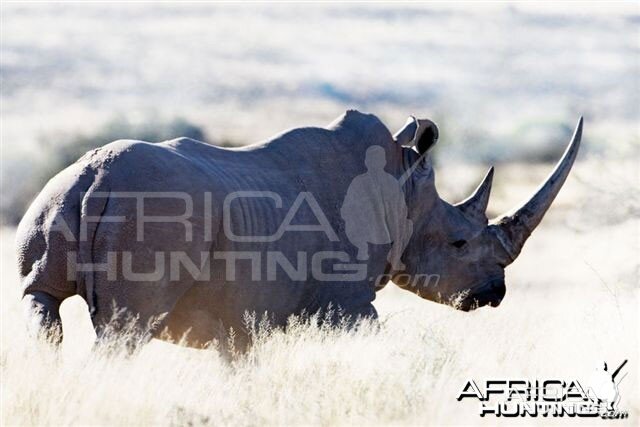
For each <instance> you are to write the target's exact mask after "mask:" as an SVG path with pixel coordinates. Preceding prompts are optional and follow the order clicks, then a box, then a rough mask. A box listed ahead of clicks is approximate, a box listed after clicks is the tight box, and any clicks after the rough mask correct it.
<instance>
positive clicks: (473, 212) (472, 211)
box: [455, 166, 493, 224]
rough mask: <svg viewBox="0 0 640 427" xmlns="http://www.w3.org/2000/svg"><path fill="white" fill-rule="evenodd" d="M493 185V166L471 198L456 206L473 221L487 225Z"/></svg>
mask: <svg viewBox="0 0 640 427" xmlns="http://www.w3.org/2000/svg"><path fill="white" fill-rule="evenodd" d="M492 183H493V166H491V168H490V169H489V171H488V172H487V174H486V175H485V177H484V179H483V180H482V182H481V183H480V185H478V188H476V190H475V191H474V192H473V194H472V195H471V196H469V197H468V198H466V199H465V200H463V201H462V202H460V203H458V204H457V205H455V206H456V207H457V208H458V209H460V210H461V211H462V213H464V214H465V215H466V216H467V217H468V218H469V219H471V220H473V221H478V222H483V223H485V224H486V223H487V215H486V213H485V212H486V210H487V205H488V204H489V196H490V195H491V184H492Z"/></svg>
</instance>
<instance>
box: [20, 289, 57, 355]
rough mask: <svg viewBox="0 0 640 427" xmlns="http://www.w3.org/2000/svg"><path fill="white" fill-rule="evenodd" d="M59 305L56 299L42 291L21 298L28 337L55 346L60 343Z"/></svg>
mask: <svg viewBox="0 0 640 427" xmlns="http://www.w3.org/2000/svg"><path fill="white" fill-rule="evenodd" d="M60 303H61V301H59V300H58V299H57V298H55V297H54V296H52V295H50V294H48V293H46V292H42V291H33V292H30V293H27V294H26V295H25V296H24V297H23V298H22V305H23V309H24V312H25V315H26V318H27V331H28V333H29V335H30V336H32V337H38V338H44V339H46V340H47V341H48V342H51V343H52V344H55V345H58V344H60V343H61V342H62V321H61V319H60Z"/></svg>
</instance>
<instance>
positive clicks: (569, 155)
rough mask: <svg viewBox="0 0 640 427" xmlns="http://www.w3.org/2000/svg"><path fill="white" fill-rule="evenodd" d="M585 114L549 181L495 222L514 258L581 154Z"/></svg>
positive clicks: (506, 247)
mask: <svg viewBox="0 0 640 427" xmlns="http://www.w3.org/2000/svg"><path fill="white" fill-rule="evenodd" d="M582 121H583V120H582V117H580V121H579V122H578V126H577V127H576V130H575V131H574V133H573V138H572V139H571V142H570V143H569V146H568V147H567V149H566V150H565V152H564V154H563V155H562V158H561V159H560V161H559V162H558V164H557V165H556V168H555V169H554V171H553V172H552V173H551V175H549V177H548V178H547V180H546V181H545V183H544V184H543V185H542V186H541V187H540V188H539V189H538V191H536V193H535V194H534V195H533V197H531V198H530V199H529V200H528V201H527V202H526V203H524V204H523V205H522V206H521V207H519V208H517V209H515V210H513V211H511V212H510V213H507V214H505V215H503V216H502V217H500V218H498V219H496V220H494V221H493V222H492V223H493V224H494V225H496V226H497V230H498V238H499V239H500V241H501V243H502V246H504V248H505V250H506V251H507V253H508V254H509V257H510V258H511V261H513V260H514V259H515V258H516V257H517V256H518V254H519V253H520V251H521V250H522V247H523V246H524V242H525V241H526V240H527V238H528V237H529V236H530V235H531V233H532V232H533V230H534V229H535V228H536V227H537V226H538V224H540V221H542V217H544V214H545V213H546V212H547V209H549V206H551V203H552V202H553V200H554V199H555V198H556V196H557V195H558V192H559V191H560V188H562V185H563V184H564V182H565V180H566V179H567V176H568V175H569V171H570V170H571V166H573V162H574V161H575V159H576V156H577V155H578V149H579V148H580V139H581V138H582Z"/></svg>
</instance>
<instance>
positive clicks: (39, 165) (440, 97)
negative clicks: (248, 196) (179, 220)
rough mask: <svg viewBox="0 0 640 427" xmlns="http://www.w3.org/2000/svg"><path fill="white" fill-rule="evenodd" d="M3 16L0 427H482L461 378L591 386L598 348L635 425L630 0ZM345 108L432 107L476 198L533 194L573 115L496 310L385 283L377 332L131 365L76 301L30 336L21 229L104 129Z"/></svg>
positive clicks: (40, 9) (637, 181)
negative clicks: (19, 254)
mask: <svg viewBox="0 0 640 427" xmlns="http://www.w3.org/2000/svg"><path fill="white" fill-rule="evenodd" d="M1 12H2V16H1V24H2V25H1V26H0V27H1V29H0V35H1V41H0V74H1V78H2V81H1V86H2V91H1V95H0V100H1V115H2V126H1V135H0V136H1V148H2V152H1V154H2V155H1V167H2V168H1V174H0V178H1V179H2V182H1V191H2V199H1V201H0V217H1V219H2V222H3V223H4V224H6V227H4V228H2V232H1V236H0V243H1V244H2V248H1V253H0V261H1V266H2V274H1V275H0V278H1V280H2V286H0V292H1V293H0V297H1V298H0V303H1V309H0V313H1V319H2V329H1V331H2V342H1V344H2V348H1V355H0V369H1V370H2V371H1V376H2V381H1V384H2V392H1V394H2V396H1V403H2V407H1V409H2V411H1V412H2V418H1V420H2V421H3V424H6V425H12V424H13V425H17V424H20V425H25V424H27V425H28V424H43V423H44V424H103V425H104V424H130V425H134V424H168V423H171V422H173V423H174V424H178V425H181V424H186V423H191V425H207V424H215V425H219V424H236V425H237V424H240V425H246V424H253V425H258V424H271V425H274V424H324V425H335V424H350V423H356V424H372V423H376V424H380V423H394V424H414V425H415V424H428V423H432V424H440V425H441V424H457V425H461V424H464V425H468V424H470V423H478V422H484V423H485V424H487V425H493V424H495V423H496V422H498V421H501V420H496V419H494V418H486V419H481V418H480V417H479V416H478V415H477V404H476V403H471V402H469V403H466V402H462V403H459V402H457V401H456V400H455V397H456V396H457V393H459V391H460V388H461V387H462V386H463V385H464V384H465V382H466V381H467V380H468V379H470V378H474V379H476V380H478V381H482V380H484V379H488V378H532V379H533V378H540V379H544V378H551V377H554V378H562V379H572V378H585V379H586V381H587V382H588V378H589V374H590V373H591V372H593V371H594V370H595V368H597V367H599V366H601V365H602V362H603V361H607V362H608V363H609V366H614V365H615V366H617V365H618V364H619V363H620V362H621V361H622V360H623V359H629V364H628V365H627V368H626V369H627V371H628V372H629V375H628V376H627V377H626V378H625V379H624V382H623V383H622V384H621V386H620V392H621V398H622V400H621V403H620V407H621V409H625V410H628V411H630V413H631V417H630V418H629V419H627V420H626V421H618V422H616V423H617V424H618V425H637V420H638V417H639V416H640V406H639V405H638V402H640V379H639V378H638V366H640V359H639V357H638V356H639V350H638V331H639V329H638V324H639V321H640V319H639V317H638V313H639V309H640V292H639V289H640V285H639V280H638V277H639V273H640V261H639V260H640V221H639V218H640V195H639V188H640V137H639V134H638V123H639V119H640V109H639V102H638V100H639V99H640V87H639V86H640V77H639V76H640V55H639V51H640V46H639V40H640V32H639V28H640V10H639V6H638V3H637V2H619V3H613V2H605V3H600V4H598V3H593V2H592V3H579V2H574V3H562V4H558V3H554V4H551V3H549V4H546V5H544V6H541V5H540V4H522V3H518V4H514V3H511V4H502V3H498V2H495V3H483V4H479V3H464V4H456V5H454V6H451V5H446V4H442V3H430V4H425V5H417V4H397V5H396V4H388V5H370V4H349V5H338V4H328V5H312V6H302V5H295V4H279V5H261V4H249V5H235V4H233V5H230V4H226V5H210V4H203V3H197V4H177V3H176V4H163V5H150V4H134V5H131V4H105V3H103V4H92V5H86V4H62V5H60V4H37V5H21V4H2V7H1ZM348 108H358V109H360V110H363V111H368V112H373V113H376V114H378V115H379V116H380V117H381V118H382V119H383V120H384V121H385V123H387V125H388V126H389V127H390V128H391V129H392V130H394V129H397V128H398V127H400V126H401V125H402V124H403V123H404V121H405V119H406V116H407V115H409V114H415V115H417V116H420V117H429V118H432V119H434V120H435V121H437V122H438V124H439V126H440V130H441V139H440V142H439V144H438V146H437V147H436V149H435V152H434V154H435V156H436V162H437V168H436V173H437V185H438V188H439V191H440V192H441V194H443V195H444V196H445V197H446V198H447V199H449V200H451V201H456V200H459V199H460V198H462V197H464V196H465V195H466V194H468V191H469V190H470V188H471V187H472V186H473V185H475V184H476V183H477V181H478V180H479V179H480V177H481V176H482V174H483V172H484V169H485V168H486V167H487V166H488V165H489V164H496V166H497V169H496V177H495V183H494V190H493V195H492V199H491V204H490V208H489V212H490V214H496V213H499V212H500V211H502V210H503V209H507V208H510V207H512V206H513V204H514V203H516V202H518V201H520V200H522V199H523V198H525V197H527V196H528V195H529V194H530V193H531V192H532V191H533V190H534V189H535V188H536V186H537V185H538V184H539V183H540V182H541V181H542V180H543V179H544V177H545V175H546V174H547V173H548V172H549V171H550V170H551V168H552V165H551V163H549V162H550V161H551V160H555V159H556V158H557V157H558V155H559V153H560V152H561V151H562V150H563V149H564V147H565V144H566V143H567V142H568V140H569V137H570V134H571V131H572V128H573V126H575V124H576V122H577V120H578V117H579V116H580V115H584V116H585V131H584V138H583V147H582V152H581V155H580V157H579V159H578V161H577V162H576V165H575V167H574V169H573V171H572V173H571V176H570V177H569V179H568V180H567V183H566V185H565V188H563V190H562V192H561V194H560V196H559V198H558V200H557V201H556V203H554V205H553V207H552V208H551V210H550V212H549V214H548V215H547V217H546V218H545V220H544V221H543V222H542V224H541V225H540V227H539V228H538V229H537V230H536V232H535V233H534V234H533V236H532V237H531V239H530V240H529V242H528V243H527V245H526V246H525V248H524V250H523V252H522V254H521V256H520V258H519V259H518V260H517V261H516V262H515V263H514V264H513V265H512V266H510V267H509V268H508V269H507V277H506V279H507V295H506V297H505V300H504V301H503V303H502V304H501V306H500V307H498V308H496V309H491V308H483V309H480V310H478V311H476V312H473V313H461V312H457V311H454V310H453V309H451V308H449V307H444V306H440V305H437V304H433V303H429V302H426V301H422V300H420V299H419V298H417V297H415V296H413V295H411V294H409V293H406V292H403V291H401V290H399V289H398V288H397V287H394V286H393V285H389V286H388V287H387V288H386V289H385V290H383V291H382V292H380V293H379V294H378V298H377V299H376V301H375V305H376V307H377V308H378V310H379V312H380V313H381V319H382V322H381V327H380V328H379V329H376V328H374V329H372V330H371V331H367V330H362V331H360V332H359V333H343V332H328V331H317V330H314V329H313V328H306V329H305V328H301V329H299V330H294V333H292V334H290V335H288V336H284V335H282V334H277V333H276V334H274V335H273V336H270V337H267V338H265V340H264V341H262V342H260V343H259V345H257V346H256V347H255V349H254V350H252V352H250V353H249V354H248V355H247V356H246V357H245V358H243V359H241V360H239V361H238V362H236V363H234V364H231V365H230V364H227V363H225V362H224V361H221V360H219V359H218V358H217V356H216V355H215V352H197V351H192V350H185V349H180V348H177V347H172V346H170V345H168V344H164V343H159V342H154V343H152V344H151V345H149V346H148V347H146V348H145V349H144V350H143V352H142V353H141V354H139V355H137V356H136V357H134V358H128V359H127V358H123V357H121V356H120V355H117V354H115V355H113V354H100V353H95V352H94V353H90V352H89V349H90V347H91V343H92V340H93V338H94V335H93V332H92V329H91V326H90V321H89V316H88V314H87V312H86V305H85V304H84V302H83V301H81V300H80V299H79V298H73V299H70V300H68V301H66V302H65V303H64V304H63V307H62V314H63V322H64V328H65V333H66V334H67V335H66V337H65V343H64V346H63V352H62V353H61V354H54V355H51V353H50V352H48V351H46V350H43V349H35V348H33V347H30V346H29V344H28V342H27V340H26V339H25V336H24V329H23V325H22V321H21V314H20V307H19V304H18V302H19V299H20V295H19V284H18V277H17V271H16V268H15V260H14V258H15V250H14V248H13V235H14V230H13V229H12V228H11V226H12V225H14V224H15V223H16V222H17V221H18V220H19V218H20V217H21V215H22V213H23V211H24V209H25V208H26V206H27V205H28V203H29V201H30V200H31V199H32V198H33V196H34V195H35V194H36V193H37V191H39V190H40V189H41V188H42V186H43V185H44V183H45V182H46V180H47V179H48V178H49V177H50V176H51V175H52V174H53V173H55V172H56V171H57V170H59V169H60V168H61V167H64V165H66V164H68V163H69V162H72V161H73V160H75V158H77V157H78V156H79V155H80V154H81V153H82V152H83V151H85V150H87V149H88V148H92V147H94V146H97V145H102V144H104V143H107V142H109V141H110V140H112V139H116V138H130V137H134V138H145V139H149V140H161V139H164V138H170V137H173V136H179V135H189V136H193V137H197V138H199V139H204V140H206V141H208V142H211V143H217V144H231V145H237V144H246V143H251V142H255V141H259V140H262V139H265V138H268V137H270V136H272V135H273V134H275V133H277V132H280V131H282V130H284V129H286V128H290V127H295V126H304V125H325V124H327V123H329V122H330V121H332V120H333V119H334V118H335V117H337V116H338V115H339V114H341V113H342V112H343V111H344V110H346V109H348ZM504 420H505V419H502V421H504ZM514 421H516V422H520V423H523V422H524V423H539V424H548V423H550V422H554V421H553V420H551V419H546V418H538V419H530V418H527V419H518V420H512V419H508V420H507V423H509V424H511V423H513V422H514ZM560 421H567V419H560V420H556V421H555V422H556V423H558V422H560ZM573 421H574V423H575V424H576V425H583V421H584V420H580V419H578V420H573ZM589 421H590V420H589ZM596 421H597V422H599V421H600V420H593V422H596Z"/></svg>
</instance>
